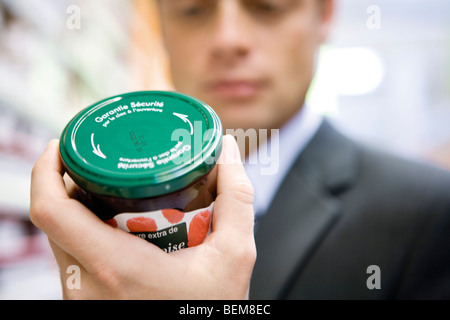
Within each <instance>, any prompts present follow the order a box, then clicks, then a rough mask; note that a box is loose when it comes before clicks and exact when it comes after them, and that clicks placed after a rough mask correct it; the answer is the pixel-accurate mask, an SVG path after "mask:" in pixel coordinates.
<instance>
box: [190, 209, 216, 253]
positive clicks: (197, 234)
mask: <svg viewBox="0 0 450 320" xmlns="http://www.w3.org/2000/svg"><path fill="white" fill-rule="evenodd" d="M210 221H211V212H210V211H209V210H205V211H201V212H199V213H197V214H196V215H195V216H194V218H192V221H191V224H190V225H189V231H188V247H194V246H197V245H199V244H201V243H202V242H203V241H204V240H205V238H206V236H207V235H208V231H209V223H210Z"/></svg>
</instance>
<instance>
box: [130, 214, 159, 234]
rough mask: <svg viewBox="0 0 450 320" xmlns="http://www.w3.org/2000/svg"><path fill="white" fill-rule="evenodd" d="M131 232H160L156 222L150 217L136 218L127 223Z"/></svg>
mask: <svg viewBox="0 0 450 320" xmlns="http://www.w3.org/2000/svg"><path fill="white" fill-rule="evenodd" d="M127 228H128V229H129V230H130V232H155V231H156V230H158V227H157V226H156V222H155V220H153V219H152V218H148V217H135V218H131V219H129V220H128V221H127Z"/></svg>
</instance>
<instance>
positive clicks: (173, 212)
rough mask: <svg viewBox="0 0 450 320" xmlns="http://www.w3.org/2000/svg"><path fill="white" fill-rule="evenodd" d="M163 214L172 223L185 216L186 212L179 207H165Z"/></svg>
mask: <svg viewBox="0 0 450 320" xmlns="http://www.w3.org/2000/svg"><path fill="white" fill-rule="evenodd" d="M162 214H163V216H164V217H165V218H166V219H167V221H169V222H170V223H178V222H180V221H181V220H183V218H184V212H183V211H180V210H177V209H163V210H162Z"/></svg>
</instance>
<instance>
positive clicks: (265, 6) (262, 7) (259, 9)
mask: <svg viewBox="0 0 450 320" xmlns="http://www.w3.org/2000/svg"><path fill="white" fill-rule="evenodd" d="M291 4H292V1H289V0H248V1H247V6H248V8H249V9H250V10H252V11H253V12H254V13H255V14H258V15H263V16H268V17H270V16H276V15H277V14H280V13H282V12H284V11H286V10H288V9H289V7H290V6H291Z"/></svg>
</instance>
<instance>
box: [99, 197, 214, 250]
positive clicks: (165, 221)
mask: <svg viewBox="0 0 450 320" xmlns="http://www.w3.org/2000/svg"><path fill="white" fill-rule="evenodd" d="M213 208H214V202H213V203H211V205H210V206H209V207H206V208H201V209H197V210H194V211H190V212H183V211H180V210H177V209H163V210H156V211H149V212H139V213H135V212H133V213H128V212H124V213H120V214H118V215H116V216H115V217H114V218H112V219H109V220H107V221H105V222H106V223H108V224H109V225H111V226H113V227H117V228H119V229H121V230H124V231H127V232H129V233H131V234H134V235H135V236H137V237H139V238H142V239H145V240H147V241H148V242H150V243H153V244H154V245H156V246H158V247H160V248H161V249H162V250H163V251H165V252H168V253H170V252H173V251H177V250H180V249H184V248H188V247H195V246H197V245H199V244H201V243H203V241H204V240H205V238H206V237H207V236H208V235H209V233H210V232H211V217H212V212H213Z"/></svg>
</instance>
